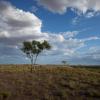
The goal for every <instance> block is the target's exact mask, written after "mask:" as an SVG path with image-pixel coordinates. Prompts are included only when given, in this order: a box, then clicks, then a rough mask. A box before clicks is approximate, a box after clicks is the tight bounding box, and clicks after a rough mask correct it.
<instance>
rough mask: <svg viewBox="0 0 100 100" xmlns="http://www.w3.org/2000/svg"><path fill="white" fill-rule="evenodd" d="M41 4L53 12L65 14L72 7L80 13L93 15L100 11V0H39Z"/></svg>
mask: <svg viewBox="0 0 100 100" xmlns="http://www.w3.org/2000/svg"><path fill="white" fill-rule="evenodd" d="M37 1H38V4H39V5H42V6H43V7H44V8H46V9H48V10H49V11H51V12H54V13H59V14H63V13H65V12H67V10H68V9H69V8H70V9H71V10H72V11H74V12H76V13H77V14H78V15H80V14H86V13H87V15H88V17H91V16H93V15H94V14H95V13H94V12H100V0H37Z"/></svg>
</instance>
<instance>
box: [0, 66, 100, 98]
mask: <svg viewBox="0 0 100 100" xmlns="http://www.w3.org/2000/svg"><path fill="white" fill-rule="evenodd" d="M97 70H100V68H98V69H97ZM99 99H100V73H99V72H98V71H96V69H95V71H94V70H93V69H92V70H88V69H86V68H72V67H60V65H59V66H55V65H47V66H46V65H45V66H41V65H40V66H36V67H35V69H33V72H32V73H30V65H0V100H99Z"/></svg>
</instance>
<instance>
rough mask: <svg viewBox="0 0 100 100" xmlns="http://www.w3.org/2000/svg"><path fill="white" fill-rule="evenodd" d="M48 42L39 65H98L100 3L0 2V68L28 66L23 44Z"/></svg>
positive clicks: (84, 0)
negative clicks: (66, 63) (14, 65)
mask: <svg viewBox="0 0 100 100" xmlns="http://www.w3.org/2000/svg"><path fill="white" fill-rule="evenodd" d="M32 40H38V41H43V40H47V41H48V42H49V43H50V44H51V45H52V49H51V50H49V51H44V52H42V53H41V54H40V55H39V57H38V61H37V63H38V64H61V61H63V60H65V61H67V62H68V64H88V65H100V0H0V64H27V63H30V60H29V59H28V58H27V57H26V55H25V54H24V53H23V52H22V51H21V50H20V49H21V47H22V42H23V41H32Z"/></svg>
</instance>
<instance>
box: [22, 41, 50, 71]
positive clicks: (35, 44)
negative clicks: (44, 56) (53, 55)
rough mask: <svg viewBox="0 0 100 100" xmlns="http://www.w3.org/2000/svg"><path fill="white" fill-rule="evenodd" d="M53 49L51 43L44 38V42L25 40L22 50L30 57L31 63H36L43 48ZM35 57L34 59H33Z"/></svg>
mask: <svg viewBox="0 0 100 100" xmlns="http://www.w3.org/2000/svg"><path fill="white" fill-rule="evenodd" d="M49 49H51V45H50V44H49V43H48V42H47V41H46V40H44V41H43V42H39V41H36V40H33V41H31V42H30V41H25V42H23V47H22V49H21V50H22V51H23V52H24V53H25V54H26V56H27V57H28V58H29V59H30V61H31V65H32V66H33V64H34V65H35V64H36V61H37V57H38V55H39V54H40V53H41V52H42V51H43V50H49ZM33 58H34V59H33ZM32 66H31V72H32Z"/></svg>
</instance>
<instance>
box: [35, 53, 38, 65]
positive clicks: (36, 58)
mask: <svg viewBox="0 0 100 100" xmlns="http://www.w3.org/2000/svg"><path fill="white" fill-rule="evenodd" d="M37 57H38V54H37V55H36V57H35V60H34V65H35V64H36V61H37Z"/></svg>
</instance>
